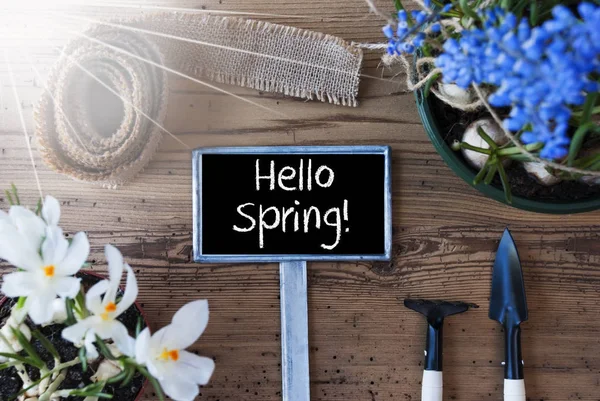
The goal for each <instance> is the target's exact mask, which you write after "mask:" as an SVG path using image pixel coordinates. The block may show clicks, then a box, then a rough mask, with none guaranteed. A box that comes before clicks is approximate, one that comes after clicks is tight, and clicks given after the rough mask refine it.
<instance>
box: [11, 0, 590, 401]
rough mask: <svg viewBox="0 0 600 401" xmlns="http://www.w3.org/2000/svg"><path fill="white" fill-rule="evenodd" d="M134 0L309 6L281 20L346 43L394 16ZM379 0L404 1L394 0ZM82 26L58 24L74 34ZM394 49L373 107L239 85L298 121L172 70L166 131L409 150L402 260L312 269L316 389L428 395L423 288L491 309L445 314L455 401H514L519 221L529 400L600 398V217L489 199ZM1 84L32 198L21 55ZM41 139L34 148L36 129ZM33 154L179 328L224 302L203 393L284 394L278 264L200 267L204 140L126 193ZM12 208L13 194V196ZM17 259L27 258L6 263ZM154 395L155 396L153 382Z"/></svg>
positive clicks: (98, 250) (367, 95) (173, 148)
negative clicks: (506, 261)
mask: <svg viewBox="0 0 600 401" xmlns="http://www.w3.org/2000/svg"><path fill="white" fill-rule="evenodd" d="M128 3H140V4H158V5H165V4H167V5H172V6H179V7H193V8H199V9H201V8H203V7H205V8H206V9H224V10H237V11H240V10H242V11H243V10H245V11H255V12H268V13H280V14H295V15H306V16H309V17H310V18H303V19H291V18H265V19H268V20H269V21H272V22H279V23H285V24H290V25H294V26H298V27H302V28H308V29H314V30H319V31H322V32H326V33H329V34H334V35H338V36H341V37H343V38H344V39H347V40H355V41H362V42H367V41H371V42H375V41H380V40H381V33H380V32H381V31H380V29H381V25H382V22H381V21H380V20H379V19H378V18H377V17H375V16H373V15H372V14H368V13H367V10H368V9H367V7H366V5H365V4H364V3H363V2H362V1H361V0H343V1H342V0H329V1H326V2H323V1H315V0H298V1H293V0H244V1H241V0H206V1H203V0H177V1H171V2H162V3H161V2H148V1H140V0H129V1H128ZM378 4H380V6H381V7H382V8H385V9H387V10H390V11H391V9H392V6H391V1H390V2H387V1H386V0H379V1H378ZM77 12H82V15H83V14H84V13H85V15H88V16H90V15H91V16H93V17H94V18H105V17H110V16H112V15H115V13H116V11H113V10H109V9H105V8H103V9H92V8H90V9H86V10H83V11H77ZM118 12H119V13H121V12H122V10H119V11H118ZM135 12H141V11H139V10H137V11H135ZM15 23H16V24H18V21H15ZM74 26H75V25H74ZM34 36H35V35H34ZM34 39H35V38H34ZM34 39H28V41H27V42H26V44H27V46H28V47H29V48H30V51H31V53H32V54H33V58H34V61H35V63H36V65H37V66H38V68H39V69H40V70H41V71H42V72H43V73H44V74H45V73H47V71H48V70H49V68H50V66H51V63H52V61H53V60H54V59H55V57H56V51H54V50H53V49H51V48H48V46H47V45H46V44H44V42H40V41H36V40H34ZM65 39H67V37H66V36H65V35H60V34H56V35H55V36H52V40H53V41H54V42H55V43H57V44H61V43H64V40H65ZM0 48H2V49H3V50H4V51H7V53H8V55H9V58H10V60H11V62H12V64H11V65H12V66H13V68H14V71H15V75H16V78H17V83H18V88H17V89H18V92H19V96H20V99H21V102H20V104H19V105H18V107H21V108H22V110H23V111H24V112H25V114H26V120H27V124H28V128H29V135H31V134H32V131H31V127H32V126H31V122H32V119H31V111H32V104H33V103H34V102H35V101H36V99H37V97H38V96H39V94H40V91H41V90H42V87H43V85H42V83H40V82H38V80H37V79H34V78H33V74H32V72H31V68H30V66H29V63H28V62H27V61H26V59H24V58H23V57H22V55H21V52H20V51H17V49H16V46H15V44H14V41H12V42H11V40H10V38H8V39H7V38H6V37H4V38H3V39H1V40H0ZM379 61H380V59H379V55H378V54H376V53H368V54H367V55H366V57H365V69H364V71H363V72H364V73H365V74H369V75H374V76H381V75H382V74H383V75H384V76H385V77H387V78H389V79H390V81H387V80H386V81H382V80H374V79H369V78H364V79H363V82H362V84H361V91H360V103H361V104H360V106H359V107H358V108H355V109H353V108H346V107H336V106H333V105H329V104H323V103H320V102H305V101H300V100H297V99H290V98H286V97H283V96H279V95H272V94H263V93H259V92H256V91H251V90H245V89H242V88H237V87H227V86H223V88H226V89H227V90H231V91H233V92H235V93H236V94H238V95H240V96H243V97H245V98H248V99H252V100H254V101H257V102H260V103H261V104H263V105H265V106H267V107H270V108H273V109H275V110H277V111H279V112H283V113H285V114H286V115H287V117H286V118H282V117H280V116H276V115H273V114H270V113H268V112H266V111H264V110H261V109H257V108H253V107H251V106H249V105H247V104H244V103H242V102H240V101H238V100H236V99H233V98H231V97H227V96H225V95H222V94H219V93H215V92H213V91H211V90H208V89H206V88H204V87H202V86H200V85H197V84H193V83H189V82H187V81H185V80H183V79H179V78H174V77H171V78H172V80H171V102H170V104H169V113H168V118H167V122H166V126H167V128H168V129H169V130H170V131H171V132H173V133H175V134H176V135H177V136H178V137H179V138H180V139H181V140H182V141H184V142H185V143H187V144H188V145H189V146H190V147H198V146H218V145H223V146H225V145H226V146H237V145H240V146H241V145H290V144H301V145H324V144H328V145H348V144H389V145H391V146H392V149H393V151H392V154H393V196H394V198H393V227H394V229H393V238H394V249H393V254H394V258H393V260H392V261H391V262H390V263H367V262H364V263H354V264H352V263H311V264H310V265H309V319H310V345H311V348H310V349H311V352H310V358H311V359H310V364H311V371H312V379H311V383H312V386H311V391H312V398H313V399H314V400H345V401H346V400H348V401H374V400H377V401H381V400H395V401H396V400H406V401H408V400H419V399H420V378H421V368H422V355H423V346H424V340H425V337H424V334H425V325H424V320H423V319H422V318H421V317H420V316H418V315H416V314H415V313H414V312H412V311H409V310H407V309H405V308H404V307H403V306H402V300H403V299H404V298H405V297H408V296H411V297H427V298H445V299H451V300H464V301H468V302H474V303H477V304H479V305H481V308H479V309H477V310H473V311H470V312H468V313H466V314H464V315H460V316H455V317H452V318H449V319H448V320H447V322H446V323H447V324H446V330H445V386H446V391H445V399H446V400H465V401H481V400H497V401H499V400H502V375H503V373H502V372H503V369H502V367H501V361H502V358H503V348H502V347H503V335H502V333H501V329H500V327H499V326H498V325H497V324H496V323H495V322H493V321H491V320H489V319H488V318H487V304H488V298H489V290H490V278H491V267H492V263H493V259H494V256H495V250H496V247H497V243H498V240H499V238H500V235H501V234H502V230H503V229H504V227H505V226H507V225H508V226H510V228H511V230H512V232H513V235H514V237H515V240H516V242H517V244H518V246H519V251H520V254H521V258H522V261H523V266H524V275H525V280H526V286H527V295H528V303H529V309H530V314H529V315H530V320H529V322H527V323H525V324H524V326H523V349H524V358H525V376H526V383H527V393H528V398H529V399H531V400H546V401H548V400H557V401H558V400H559V401H563V400H587V401H592V400H598V397H599V395H600V336H599V333H600V319H598V316H599V315H600V238H599V229H600V212H595V213H587V214H582V215H572V216H551V215H540V214H534V213H529V212H523V211H518V210H514V209H511V208H509V207H506V206H504V205H501V204H499V203H497V202H495V201H492V200H489V199H486V198H485V197H483V196H481V195H479V194H478V193H477V192H475V191H474V190H473V189H471V188H470V187H469V186H468V185H467V184H466V183H464V182H463V181H461V180H460V179H459V178H457V177H456V176H454V174H453V173H452V172H451V171H450V169H449V168H448V167H447V166H446V165H445V164H444V162H443V161H442V160H441V158H440V157H439V156H438V155H437V153H436V152H435V150H434V148H433V146H432V145H431V144H430V143H429V141H428V139H427V137H426V134H425V132H424V130H423V127H422V125H421V123H420V121H419V117H418V115H417V112H416V107H415V103H414V98H413V95H412V94H410V93H407V92H406V91H405V87H404V85H403V84H402V82H403V80H404V76H403V75H402V74H400V75H398V76H396V77H394V75H395V74H397V73H399V72H400V71H396V70H393V69H392V70H389V69H382V68H378V64H379ZM0 85H1V88H0V89H1V91H0V93H1V95H2V96H1V97H2V101H1V103H2V107H1V111H0V114H1V116H0V130H1V132H0V187H2V188H5V187H7V186H8V185H9V184H10V183H11V182H14V183H15V184H16V185H17V186H18V187H19V188H20V190H21V193H22V198H23V200H24V201H25V202H26V203H28V204H29V205H33V204H34V203H35V198H36V194H37V189H36V186H35V182H34V179H33V174H32V168H31V164H30V161H29V156H28V153H27V147H26V142H25V138H24V136H23V133H22V131H21V128H20V125H19V120H18V114H17V112H16V107H17V105H16V104H15V101H14V98H13V97H12V89H11V87H10V85H9V84H8V83H7V75H6V66H5V64H4V63H2V64H0ZM33 147H34V151H35V141H33ZM34 155H35V160H36V163H37V167H38V170H39V174H40V179H41V183H42V186H43V190H44V193H48V194H52V195H54V196H56V197H57V198H59V199H60V200H61V201H62V202H63V218H62V225H63V227H64V229H65V230H66V231H67V232H69V233H71V234H73V233H75V232H76V231H78V230H86V231H87V233H88V234H89V237H90V241H91V243H92V254H91V256H90V260H91V261H92V264H93V267H92V268H93V270H95V271H99V272H103V271H105V270H106V266H105V261H104V257H103V255H102V248H103V245H104V244H105V243H111V244H115V245H117V246H118V247H119V248H120V249H121V250H122V251H123V253H124V254H125V256H126V259H127V260H128V261H129V263H130V264H131V265H132V266H133V267H134V268H135V270H136V272H137V273H138V280H139V282H140V302H142V304H143V307H144V308H145V310H146V311H147V313H148V317H149V320H150V321H151V322H152V326H153V327H154V328H158V327H160V326H162V325H164V324H167V323H168V322H169V320H170V318H171V316H172V314H173V312H174V311H175V310H177V309H178V308H179V307H180V306H181V305H183V304H184V303H186V302H188V301H190V300H193V299H198V298H202V299H203V298H207V299H208V300H209V303H210V308H211V319H210V323H209V326H208V329H207V331H206V333H205V334H204V335H203V336H202V338H201V339H200V340H199V341H198V343H197V344H196V345H195V346H194V349H195V350H197V351H198V352H199V353H200V354H201V355H207V356H210V357H214V358H215V360H216V364H217V368H216V371H215V374H214V376H213V379H212V380H211V383H210V384H209V385H208V386H206V387H205V388H203V389H202V396H201V397H199V399H202V400H213V401H214V400H234V401H241V400H247V401H268V400H278V399H280V394H281V378H280V373H281V372H280V369H281V367H280V343H279V339H280V336H279V331H280V327H279V298H278V297H279V283H278V279H279V276H278V267H277V266H276V265H255V264H250V265H200V264H195V263H193V262H191V250H192V241H191V236H192V197H191V183H192V178H191V163H190V161H191V157H190V152H189V151H188V150H186V149H184V148H182V146H181V145H180V144H178V143H177V142H175V141H174V140H173V139H171V138H168V137H165V139H164V142H163V143H162V145H161V148H160V152H159V153H158V154H157V155H156V157H155V158H154V159H153V161H152V162H151V163H150V165H149V166H148V167H147V168H146V170H145V171H144V172H143V173H142V174H141V175H140V176H139V177H138V178H137V179H136V180H135V181H134V182H133V183H131V184H130V185H127V186H125V187H122V188H120V189H118V190H114V191H113V190H105V189H101V188H98V187H94V186H92V185H89V184H83V183H77V182H73V181H71V180H70V179H68V178H66V177H64V176H61V175H58V174H56V173H54V172H53V171H50V170H49V169H47V168H46V167H45V166H44V165H43V163H42V161H41V159H40V158H39V155H38V154H37V152H36V153H34ZM215 173H216V174H218V172H215ZM0 207H2V208H6V207H7V202H6V200H5V199H3V198H1V197H0ZM0 269H1V271H2V272H7V271H10V267H8V266H6V265H2V267H1V268H0ZM145 397H146V398H145V399H147V400H149V401H150V400H152V401H154V400H156V397H155V395H154V394H153V392H152V390H148V391H147V392H146V395H145Z"/></svg>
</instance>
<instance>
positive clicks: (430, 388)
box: [421, 370, 444, 401]
mask: <svg viewBox="0 0 600 401" xmlns="http://www.w3.org/2000/svg"><path fill="white" fill-rule="evenodd" d="M443 393H444V380H443V378H442V372H438V371H435V370H424V371H423V391H422V392H421V401H442V395H443Z"/></svg>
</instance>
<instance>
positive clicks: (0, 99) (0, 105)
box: [0, 80, 6, 129]
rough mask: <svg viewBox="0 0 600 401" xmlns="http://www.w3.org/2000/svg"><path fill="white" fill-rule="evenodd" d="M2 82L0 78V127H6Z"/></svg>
mask: <svg viewBox="0 0 600 401" xmlns="http://www.w3.org/2000/svg"><path fill="white" fill-rule="evenodd" d="M2 85H3V83H2V80H0V114H1V115H2V120H1V121H2V127H0V129H5V128H6V113H5V112H4V88H3V87H2Z"/></svg>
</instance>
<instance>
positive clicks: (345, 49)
mask: <svg viewBox="0 0 600 401" xmlns="http://www.w3.org/2000/svg"><path fill="white" fill-rule="evenodd" d="M119 23H120V24H124V25H127V26H129V27H131V28H132V29H133V30H134V31H131V30H127V29H123V28H119V27H116V26H111V25H110V24H109V25H97V26H94V27H92V28H91V29H89V30H88V31H86V32H85V34H84V35H85V36H87V38H86V37H84V36H81V37H78V38H76V39H74V40H73V41H71V42H70V43H69V44H68V45H67V46H66V47H65V49H64V51H63V53H62V55H61V57H60V59H59V60H58V62H57V63H56V64H55V66H54V68H53V70H52V72H51V74H50V76H49V78H48V82H47V88H48V91H47V92H45V93H44V94H43V95H42V98H41V99H40V101H39V103H38V104H37V107H36V110H35V120H36V136H37V139H38V143H39V146H40V150H41V153H42V156H43V159H44V160H45V162H46V163H47V164H48V165H49V166H50V167H51V168H53V169H55V170H56V171H59V172H61V173H64V174H67V175H69V176H71V177H73V178H75V179H77V180H83V181H91V182H96V183H100V184H102V185H104V186H106V187H116V186H118V185H121V184H123V183H125V182H127V181H129V180H130V179H132V178H133V177H134V176H135V175H136V174H137V173H139V172H140V171H141V170H142V169H143V168H144V167H145V166H146V164H147V163H148V162H149V161H150V159H151V157H152V155H153V154H154V153H155V151H156V149H157V147H158V144H159V141H160V139H161V137H162V135H163V134H164V133H163V130H162V129H161V128H160V127H159V125H161V126H162V124H163V122H164V119H165V114H166V108H167V97H168V86H167V73H166V72H165V70H163V69H161V68H158V67H157V66H156V64H158V65H163V64H164V65H167V66H168V67H169V68H171V69H175V70H177V71H179V72H181V73H184V74H187V75H189V76H191V77H196V78H197V79H200V78H207V79H210V80H213V81H217V82H225V83H229V84H236V85H240V86H245V87H249V88H254V89H259V90H263V91H270V92H278V93H284V94H286V95H290V96H295V97H301V98H305V99H312V98H317V99H319V100H321V101H329V102H331V103H335V104H343V105H349V106H356V96H357V94H358V83H359V74H360V67H361V62H362V52H361V50H360V49H358V48H356V47H353V46H351V45H350V44H348V43H346V42H344V41H343V40H341V39H339V38H336V37H332V36H329V35H324V34H321V33H317V32H311V31H305V30H301V29H296V28H292V27H286V26H281V25H275V24H270V23H265V22H258V21H252V20H244V19H239V18H223V17H214V16H207V15H197V14H173V13H170V14H158V15H150V16H146V17H143V18H141V19H136V20H133V21H131V20H130V21H120V22H119ZM149 32H156V33H157V34H158V35H155V34H150V33H149ZM161 34H162V35H161ZM173 36H180V37H184V38H187V39H189V41H182V40H176V39H174V38H173ZM89 38H92V39H93V40H91V39H89ZM192 41H196V42H192ZM201 41H202V42H207V43H211V44H214V46H210V45H205V44H199V43H198V42H201ZM100 42H105V43H107V44H108V45H109V46H105V45H103V44H102V43H100ZM110 46H113V48H111V47H110ZM115 48H117V49H115ZM119 49H120V50H121V51H119ZM123 50H124V51H127V52H130V53H132V54H134V55H135V56H137V57H133V56H130V55H126V54H124V53H123ZM140 58H144V59H148V60H150V61H151V63H148V62H144V61H142V60H141V59H140ZM153 64H154V65H153ZM105 86H108V88H110V89H106V87H105ZM119 97H122V98H123V100H121V99H119Z"/></svg>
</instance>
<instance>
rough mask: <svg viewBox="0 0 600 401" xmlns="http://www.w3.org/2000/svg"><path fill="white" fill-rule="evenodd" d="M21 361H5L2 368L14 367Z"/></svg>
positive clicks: (0, 366)
mask: <svg viewBox="0 0 600 401" xmlns="http://www.w3.org/2000/svg"><path fill="white" fill-rule="evenodd" d="M18 364H19V362H16V361H15V362H5V363H3V364H0V370H4V369H8V368H12V367H13V366H15V365H18Z"/></svg>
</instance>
